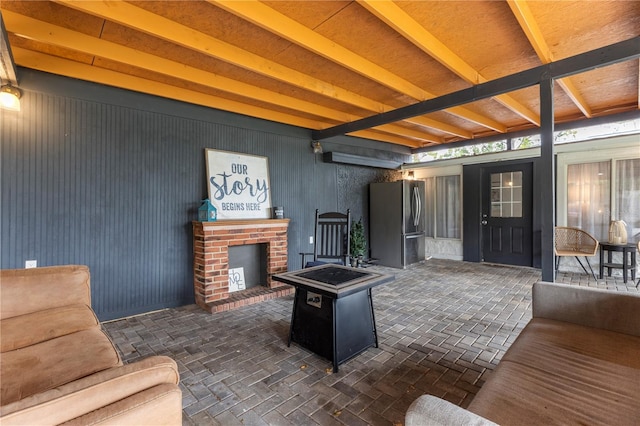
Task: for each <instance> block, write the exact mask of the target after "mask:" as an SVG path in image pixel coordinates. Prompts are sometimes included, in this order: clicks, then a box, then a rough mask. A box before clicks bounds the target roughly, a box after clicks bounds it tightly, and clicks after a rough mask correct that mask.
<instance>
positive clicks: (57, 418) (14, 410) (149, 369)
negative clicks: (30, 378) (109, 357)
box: [0, 356, 179, 426]
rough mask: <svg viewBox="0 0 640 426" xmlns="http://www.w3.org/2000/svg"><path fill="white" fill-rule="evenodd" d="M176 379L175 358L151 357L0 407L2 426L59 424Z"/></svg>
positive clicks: (177, 376)
mask: <svg viewBox="0 0 640 426" xmlns="http://www.w3.org/2000/svg"><path fill="white" fill-rule="evenodd" d="M178 380H179V374H178V368H177V365H176V363H175V361H174V360H172V359H171V358H169V357H165V356H154V357H149V358H146V359H143V360H141V361H138V362H135V363H132V364H127V365H123V366H120V367H114V368H110V369H108V370H104V371H100V372H98V373H95V374H92V375H90V376H87V377H83V378H82V379H78V380H76V381H73V382H71V383H67V384H65V385H62V386H59V387H57V388H55V389H51V390H48V391H45V392H41V393H39V394H36V395H32V396H29V397H26V398H24V399H21V400H19V401H16V402H13V403H11V404H7V405H5V406H3V407H0V416H1V417H0V423H2V425H3V426H10V425H25V424H43V421H45V422H46V423H47V424H52V425H53V424H59V423H63V422H65V421H68V420H71V419H74V418H76V417H80V416H82V415H84V414H87V413H89V412H91V411H94V410H98V409H100V408H102V407H105V406H107V405H110V404H113V403H114V402H117V401H120V400H122V399H125V398H127V397H130V396H132V395H134V394H137V393H139V392H142V391H144V390H146V389H149V388H152V387H154V386H156V385H159V384H163V383H170V384H174V385H176V384H177V383H178Z"/></svg>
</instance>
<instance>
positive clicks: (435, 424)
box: [405, 395, 497, 426]
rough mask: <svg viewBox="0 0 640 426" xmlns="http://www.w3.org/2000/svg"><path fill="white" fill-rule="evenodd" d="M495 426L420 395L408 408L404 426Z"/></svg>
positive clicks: (435, 399)
mask: <svg viewBox="0 0 640 426" xmlns="http://www.w3.org/2000/svg"><path fill="white" fill-rule="evenodd" d="M424 425H431V426H440V425H442V426H445V425H467V426H497V425H496V424H495V423H493V422H492V421H490V420H487V419H485V418H484V417H480V416H478V415H477V414H474V413H472V412H471V411H468V410H465V409H464V408H460V407H458V406H457V405H454V404H452V403H450V402H448V401H445V400H444V399H440V398H437V397H435V396H433V395H422V396H421V397H419V398H418V399H416V400H415V401H413V403H412V404H411V405H410V406H409V409H408V410H407V414H406V416H405V426H424Z"/></svg>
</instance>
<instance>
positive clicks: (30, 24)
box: [2, 10, 361, 122]
mask: <svg viewBox="0 0 640 426" xmlns="http://www.w3.org/2000/svg"><path fill="white" fill-rule="evenodd" d="M2 13H3V15H5V17H6V19H7V24H8V26H7V28H8V30H9V32H11V33H14V34H16V35H19V36H22V37H25V38H28V39H31V40H36V41H39V42H42V43H46V44H50V45H54V46H59V47H64V48H66V49H71V50H75V51H78V52H83V53H87V54H89V55H95V56H99V57H101V58H104V59H109V60H112V61H116V62H121V63H123V64H127V65H131V66H134V67H138V68H140V69H144V70H148V71H153V72H156V73H159V74H164V75H167V76H170V77H175V78H179V79H182V80H185V81H190V82H193V83H197V84H200V85H202V86H205V87H209V88H212V89H216V90H221V91H225V92H228V93H233V94H236V95H240V96H244V97H246V98H249V99H255V100H258V101H261V102H266V103H270V104H273V105H278V106H281V107H285V108H289V109H292V110H297V111H305V112H307V113H309V114H312V115H317V116H319V117H325V118H328V119H331V120H336V121H341V122H344V121H351V120H353V119H355V118H361V117H357V116H353V115H350V114H347V113H344V112H341V111H338V110H335V109H333V108H327V107H323V106H321V105H318V104H316V103H313V102H307V101H304V100H301V99H298V98H294V97H291V96H286V95H283V94H280V93H277V92H274V91H271V90H266V89H261V88H259V87H256V86H253V85H250V84H247V83H243V82H241V81H238V80H233V79H231V78H227V77H224V76H221V75H219V74H215V73H211V72H207V71H203V70H201V69H198V68H195V67H191V66H189V65H184V64H182V63H180V62H175V61H172V60H169V59H165V58H161V57H159V56H155V55H151V54H148V53H144V52H141V51H139V50H136V49H133V48H130V47H127V46H123V45H120V44H117V43H113V42H110V41H106V40H102V39H99V38H96V37H92V36H89V35H87V34H83V33H80V32H77V31H72V30H69V29H66V28H63V27H59V26H56V25H53V24H49V23H47V22H43V21H40V20H37V19H34V18H30V17H28V16H24V15H20V14H18V13H15V12H12V11H9V10H4V11H3V12H2Z"/></svg>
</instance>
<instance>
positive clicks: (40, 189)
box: [0, 69, 406, 320]
mask: <svg viewBox="0 0 640 426" xmlns="http://www.w3.org/2000/svg"><path fill="white" fill-rule="evenodd" d="M20 71H21V74H20V75H21V89H23V92H24V96H23V98H22V111H20V112H19V113H15V112H8V111H2V112H0V126H1V128H0V137H1V145H0V155H1V158H0V188H1V189H2V194H1V196H0V207H1V209H0V232H1V233H2V234H1V245H0V267H2V268H22V267H24V261H25V260H27V259H37V260H38V265H39V266H47V265H59V264H72V263H77V264H86V265H88V266H89V267H90V269H91V274H92V303H93V306H94V308H95V310H96V312H97V314H98V316H99V317H100V319H101V320H106V319H113V318H119V317H122V316H126V315H132V314H137V313H142V312H148V311H151V310H154V309H160V308H164V307H171V306H179V305H184V304H189V303H193V286H192V280H193V272H192V267H193V255H192V235H191V221H192V220H194V219H195V218H196V217H197V208H198V206H199V205H200V200H201V199H203V198H204V197H206V196H207V193H206V178H205V160H204V149H205V148H213V149H221V150H228V151H236V152H242V153H247V154H253V155H261V156H266V157H268V159H269V171H270V178H271V198H272V202H273V204H274V205H281V206H284V209H285V217H287V218H289V219H290V220H291V222H290V225H289V241H288V243H289V260H288V262H289V269H296V268H299V267H300V258H299V255H298V253H299V252H301V251H309V249H310V248H311V247H310V246H309V244H308V236H309V235H313V217H314V211H315V209H316V208H320V209H322V210H325V209H327V210H328V209H340V210H345V209H346V208H350V209H351V210H352V212H353V213H354V218H356V219H357V218H359V217H360V216H361V215H362V216H363V217H364V218H365V220H366V218H367V217H368V206H367V205H366V198H365V197H366V193H367V190H366V187H367V185H368V183H369V182H370V181H374V180H379V179H385V176H386V175H388V174H389V172H388V171H383V170H376V169H371V168H364V167H359V166H346V165H338V164H327V163H323V162H322V160H321V156H318V155H314V154H313V153H312V151H311V148H310V146H309V144H310V139H309V131H308V130H305V129H298V128H294V127H291V126H285V125H279V124H276V123H271V122H265V121H262V120H257V119H250V118H248V117H243V116H240V115H235V114H229V113H226V112H222V111H216V110H212V109H209V108H203V107H198V106H194V105H188V104H184V103H180V102H175V101H170V100H166V99H161V98H156V97H152V96H147V95H143V94H138V93H133V92H128V91H123V90H119V89H113V88H109V87H105V86H100V85H95V84H91V83H86V82H81V81H77V80H72V79H66V78H63V77H57V76H52V75H49V74H45V73H39V72H37V71H33V70H26V69H20ZM133 106H135V107H133ZM353 140H355V141H356V142H352V141H353ZM348 141H349V143H351V144H352V145H351V146H350V145H349V143H347V144H343V145H340V143H335V144H334V146H333V148H335V147H338V148H340V149H342V150H347V151H349V150H351V151H352V153H358V154H362V153H363V152H365V153H366V152H369V153H370V154H372V155H373V154H374V151H373V150H369V151H367V148H366V147H364V145H366V144H365V143H363V142H359V141H358V140H356V139H355V138H351V139H349V140H348ZM354 144H355V145H354ZM358 144H360V145H358ZM354 150H357V152H354ZM386 155H391V156H395V157H396V158H406V155H404V154H402V153H397V152H393V151H390V152H389V153H386ZM392 173H393V172H392Z"/></svg>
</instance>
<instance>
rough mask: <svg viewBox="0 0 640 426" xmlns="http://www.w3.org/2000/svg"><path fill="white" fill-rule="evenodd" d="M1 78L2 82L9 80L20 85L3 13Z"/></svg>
mask: <svg viewBox="0 0 640 426" xmlns="http://www.w3.org/2000/svg"><path fill="white" fill-rule="evenodd" d="M0 79H1V80H2V82H5V81H8V82H11V84H13V85H15V86H17V85H18V74H17V73H16V65H15V62H14V60H13V54H12V53H11V46H10V45H9V40H8V38H7V30H6V28H5V25H4V18H3V16H2V14H0Z"/></svg>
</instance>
